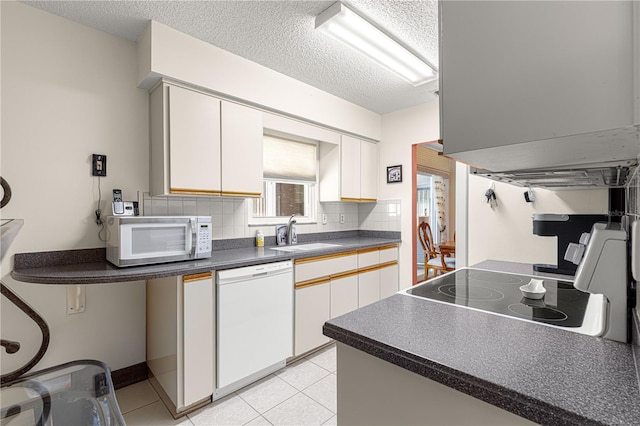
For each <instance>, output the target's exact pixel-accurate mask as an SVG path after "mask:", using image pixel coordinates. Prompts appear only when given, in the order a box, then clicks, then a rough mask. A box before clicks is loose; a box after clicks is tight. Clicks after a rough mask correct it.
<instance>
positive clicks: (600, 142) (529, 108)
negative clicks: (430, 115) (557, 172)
mask: <svg viewBox="0 0 640 426" xmlns="http://www.w3.org/2000/svg"><path fill="white" fill-rule="evenodd" d="M636 3H637V2H636ZM439 6H440V26H441V33H440V55H441V56H440V72H441V79H440V112H441V125H440V132H441V138H442V139H443V141H444V152H445V154H447V155H450V156H452V157H454V158H457V159H460V160H462V161H466V162H469V163H472V164H474V165H476V166H480V167H484V168H487V169H489V170H494V171H501V170H509V169H512V170H515V169H522V168H536V167H548V166H554V167H555V166H561V165H566V164H589V163H599V162H605V161H618V160H621V159H624V158H625V157H626V158H630V157H631V158H636V157H637V156H638V143H637V138H638V134H639V133H640V131H639V129H640V126H638V125H639V124H640V118H639V117H640V111H639V108H638V100H639V99H640V93H639V90H640V89H638V87H639V86H640V84H638V79H640V70H638V69H637V68H638V60H639V59H638V58H639V55H640V40H639V39H640V37H638V36H637V34H638V33H637V29H636V33H635V34H636V35H635V36H634V25H635V26H637V25H638V23H639V22H638V21H639V18H638V16H640V13H638V11H637V10H635V9H634V7H635V8H636V9H637V8H638V7H640V5H638V4H636V5H635V6H634V5H633V2H631V1H619V2H618V1H616V2H543V1H525V2H474V1H465V2H457V1H447V2H440V3H439ZM634 63H635V65H634ZM634 67H636V70H635V71H634ZM634 80H635V82H634ZM634 84H635V86H634ZM634 102H635V104H636V106H635V107H634ZM634 126H635V127H634ZM612 129H616V130H614V131H612ZM583 134H587V135H585V136H584V137H578V138H576V137H571V138H569V136H571V135H583ZM634 141H635V143H634ZM516 144H519V146H518V148H517V149H510V148H511V147H512V146H513V145H516ZM497 147H498V148H502V147H505V148H506V149H495V148H497ZM507 147H509V148H507ZM487 149H489V150H488V151H487Z"/></svg>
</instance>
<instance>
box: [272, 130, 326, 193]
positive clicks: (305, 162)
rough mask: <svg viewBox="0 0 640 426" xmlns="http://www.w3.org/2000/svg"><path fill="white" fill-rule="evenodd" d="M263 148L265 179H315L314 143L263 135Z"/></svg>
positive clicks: (310, 180)
mask: <svg viewBox="0 0 640 426" xmlns="http://www.w3.org/2000/svg"><path fill="white" fill-rule="evenodd" d="M263 150H264V153H263V154H264V157H263V162H264V178H265V179H277V180H294V181H305V182H315V181H316V169H317V161H316V159H317V155H316V146H315V145H313V144H309V143H304V142H296V141H291V140H287V139H281V138H276V137H273V136H268V135H265V136H264V144H263Z"/></svg>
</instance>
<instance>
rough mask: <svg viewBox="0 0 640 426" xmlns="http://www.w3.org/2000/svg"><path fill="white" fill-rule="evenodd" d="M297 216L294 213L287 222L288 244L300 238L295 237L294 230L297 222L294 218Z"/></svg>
mask: <svg viewBox="0 0 640 426" xmlns="http://www.w3.org/2000/svg"><path fill="white" fill-rule="evenodd" d="M294 216H295V214H292V215H291V217H290V218H289V222H287V245H290V244H295V243H296V242H297V241H298V239H297V238H295V236H294V235H293V234H294V231H293V225H295V224H296V222H297V221H296V220H295V219H294V218H293V217H294Z"/></svg>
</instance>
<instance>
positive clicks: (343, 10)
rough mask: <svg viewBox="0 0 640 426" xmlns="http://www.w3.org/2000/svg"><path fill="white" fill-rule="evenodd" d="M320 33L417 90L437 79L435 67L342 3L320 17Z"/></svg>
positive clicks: (318, 19)
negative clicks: (390, 72) (350, 48)
mask: <svg viewBox="0 0 640 426" xmlns="http://www.w3.org/2000/svg"><path fill="white" fill-rule="evenodd" d="M316 29H317V30H321V31H323V32H325V33H326V34H329V35H331V36H332V37H334V38H336V39H338V40H340V41H341V42H343V43H345V44H347V45H349V46H351V47H353V48H355V49H357V50H359V51H360V52H362V53H364V54H365V55H367V56H369V57H370V58H371V59H373V60H375V61H376V62H378V63H379V64H380V65H382V66H384V67H385V68H387V69H389V70H390V71H393V72H395V73H396V74H398V75H399V76H400V77H402V78H404V79H405V80H406V81H408V82H409V83H411V84H413V85H414V86H419V85H421V84H424V83H427V82H429V81H431V80H434V79H435V78H436V73H435V70H434V69H433V68H431V66H429V65H428V64H427V63H425V62H424V61H423V60H421V59H419V58H418V57H417V56H416V55H414V54H413V53H411V52H409V51H408V50H407V49H406V48H405V47H403V46H402V45H400V44H399V43H398V42H396V41H395V40H393V39H392V38H391V37H389V36H388V35H386V34H385V33H383V32H382V31H380V30H379V29H378V28H376V27H374V26H373V25H372V24H371V23H369V22H368V21H366V20H365V19H364V18H362V17H360V16H359V15H357V14H356V13H355V12H354V11H353V10H351V9H349V8H348V7H346V6H345V5H344V4H342V3H341V2H336V3H334V4H333V5H331V6H330V7H329V8H328V9H327V10H325V11H324V12H322V13H321V14H320V15H318V16H316Z"/></svg>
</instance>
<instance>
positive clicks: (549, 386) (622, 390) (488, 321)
mask: <svg viewBox="0 0 640 426" xmlns="http://www.w3.org/2000/svg"><path fill="white" fill-rule="evenodd" d="M479 266H480V269H493V270H505V269H507V270H508V271H509V272H513V273H526V272H523V269H522V268H525V267H527V266H528V267H529V268H530V266H531V265H525V264H514V263H510V262H509V263H504V264H503V262H492V263H491V262H490V263H487V262H483V263H481V264H479ZM474 267H475V266H474ZM565 279H566V277H565ZM324 334H325V335H326V336H329V337H331V338H333V339H335V340H337V341H338V342H342V343H345V344H347V345H349V346H352V347H354V348H356V349H359V350H361V351H363V352H366V353H368V354H371V355H373V356H376V357H378V358H380V359H383V360H385V361H388V362H391V363H393V364H395V365H398V366H400V367H402V368H405V369H407V370H409V371H413V372H415V373H417V374H420V375H422V376H424V377H427V378H429V379H432V380H435V381H437V382H439V383H442V384H444V385H446V386H449V387H451V388H454V389H457V390H459V391H461V392H464V393H466V394H468V395H471V396H474V397H476V398H478V399H481V400H483V401H486V402H488V403H490V404H493V405H495V406H498V407H500V408H503V409H505V410H507V411H510V412H512V413H515V414H517V415H519V416H522V417H525V418H527V419H529V420H532V421H534V422H537V423H541V424H550V425H568V424H569V425H586V424H625V425H629V424H640V390H639V383H638V375H637V371H636V364H635V360H634V346H632V345H628V344H624V343H619V342H614V341H610V340H606V339H601V338H597V337H590V336H585V335H581V334H577V333H573V332H570V331H565V330H562V329H556V328H552V327H546V326H542V325H538V324H534V323H528V322H524V321H518V320H513V319H509V318H506V317H501V316H498V315H494V314H489V313H484V312H480V311H475V310H470V309H464V308H461V307H457V306H454V305H447V304H443V303H437V302H433V301H430V300H428V299H419V298H415V297H408V296H405V295H400V294H396V295H394V296H391V297H389V298H387V299H384V300H381V301H379V302H377V303H374V304H372V305H369V306H366V307H363V308H361V309H358V310H356V311H353V312H351V313H348V314H346V315H343V316H341V317H338V318H335V319H332V320H330V321H328V322H327V323H325V325H324Z"/></svg>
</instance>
